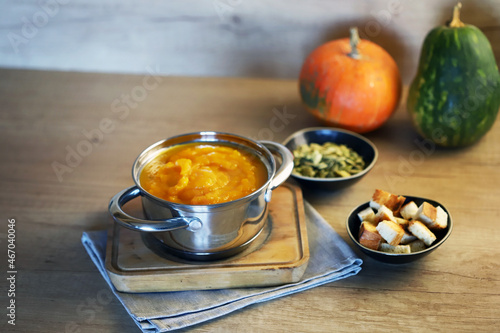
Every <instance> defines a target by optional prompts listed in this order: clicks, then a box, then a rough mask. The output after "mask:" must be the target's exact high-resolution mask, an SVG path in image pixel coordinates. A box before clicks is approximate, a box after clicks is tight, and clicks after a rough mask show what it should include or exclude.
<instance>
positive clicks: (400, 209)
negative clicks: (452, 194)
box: [346, 189, 453, 264]
mask: <svg viewBox="0 0 500 333" xmlns="http://www.w3.org/2000/svg"><path fill="white" fill-rule="evenodd" d="M346 227H347V233H348V234H349V237H350V238H351V240H352V241H353V243H354V244H356V246H357V247H358V248H359V249H360V250H361V251H362V252H363V253H365V254H366V255H368V256H369V257H372V258H374V259H376V260H379V261H382V262H385V263H391V264H403V263H409V262H412V261H415V260H417V259H420V258H422V257H424V256H426V255H428V254H429V253H431V252H432V251H434V250H435V249H437V248H438V247H439V246H440V245H441V244H443V243H444V242H445V241H446V239H448V237H449V236H450V234H451V231H452V229H453V220H452V218H451V215H450V212H449V211H448V210H447V209H446V208H445V207H444V206H443V205H442V204H440V203H439V202H437V201H435V200H431V199H426V198H421V197H415V196H407V195H395V194H392V193H389V192H386V191H383V190H379V189H377V190H375V193H374V194H373V196H372V199H371V200H370V201H368V202H365V203H364V204H362V205H359V206H358V207H356V208H354V209H353V210H352V211H351V213H350V214H349V216H348V218H347V221H346Z"/></svg>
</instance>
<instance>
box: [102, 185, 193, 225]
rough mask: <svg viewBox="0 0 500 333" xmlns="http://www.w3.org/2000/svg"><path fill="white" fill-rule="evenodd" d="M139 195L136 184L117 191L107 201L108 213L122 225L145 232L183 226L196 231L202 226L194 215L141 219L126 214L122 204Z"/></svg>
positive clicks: (139, 191)
mask: <svg viewBox="0 0 500 333" xmlns="http://www.w3.org/2000/svg"><path fill="white" fill-rule="evenodd" d="M140 195H141V190H140V189H139V188H138V187H137V186H132V187H129V188H127V189H125V190H123V191H121V192H118V193H117V194H116V195H115V196H114V197H113V198H112V199H111V201H110V202H109V207H108V209H109V213H110V214H111V216H113V219H114V220H115V221H116V222H117V223H119V224H121V225H122V226H124V227H127V228H129V229H133V230H140V231H146V232H163V231H172V230H176V229H182V228H185V229H186V230H189V231H197V230H200V229H201V227H202V223H201V221H200V219H198V218H196V217H173V218H169V219H165V220H143V219H139V218H136V217H133V216H130V215H128V214H127V213H125V212H124V211H123V209H122V206H123V205H124V204H126V203H127V202H128V201H130V200H132V199H134V198H136V197H138V196H140Z"/></svg>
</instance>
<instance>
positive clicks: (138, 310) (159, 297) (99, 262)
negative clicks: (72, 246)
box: [82, 202, 362, 332]
mask: <svg viewBox="0 0 500 333" xmlns="http://www.w3.org/2000/svg"><path fill="white" fill-rule="evenodd" d="M305 213H306V219H307V235H308V238H309V252H310V259H309V264H308V266H307V269H306V271H305V273H304V275H303V277H302V279H301V280H300V281H299V282H296V283H289V284H285V285H281V286H273V287H260V288H236V289H220V290H200V291H175V292H159V293H135V294H131V293H123V292H119V291H117V290H116V289H115V288H114V287H113V285H112V283H111V282H110V279H109V277H108V275H107V273H106V270H105V268H104V260H105V255H106V241H107V232H106V231H93V232H84V233H83V236H82V243H83V245H84V246H85V249H86V250H87V252H88V253H89V255H90V257H91V258H92V261H93V262H94V263H95V265H96V266H97V268H98V269H99V272H101V274H102V276H103V277H104V279H105V280H106V281H107V282H108V284H109V285H110V287H111V289H112V290H113V292H114V294H115V295H116V297H118V299H119V300H120V301H121V303H122V304H123V306H124V307H125V309H126V310H127V311H128V313H129V314H130V316H132V318H133V319H134V321H135V322H136V324H137V325H138V326H139V327H140V328H141V330H142V331H143V332H166V331H171V330H176V329H180V328H184V327H188V326H191V325H195V324H199V323H202V322H205V321H207V320H210V319H214V318H217V317H220V316H223V315H226V314H228V313H230V312H233V311H235V310H238V309H241V308H244V307H246V306H248V305H251V304H255V303H260V302H265V301H268V300H271V299H275V298H278V297H282V296H286V295H290V294H293V293H297V292H300V291H304V290H307V289H310V288H314V287H317V286H320V285H322V284H325V283H329V282H333V281H336V280H340V279H343V278H346V277H349V276H352V275H356V274H357V273H358V272H359V271H360V270H361V264H362V260H361V259H359V258H358V257H357V256H356V255H355V254H354V252H353V251H352V250H351V248H350V247H349V246H348V245H347V243H346V242H345V241H344V240H343V239H342V238H341V237H340V236H339V235H338V234H337V233H336V232H335V230H333V229H332V228H331V227H330V225H329V224H328V223H327V222H326V221H325V220H324V219H323V218H322V217H321V215H319V213H318V212H317V211H316V210H315V209H314V208H313V207H312V206H311V205H310V204H309V203H307V202H306V203H305Z"/></svg>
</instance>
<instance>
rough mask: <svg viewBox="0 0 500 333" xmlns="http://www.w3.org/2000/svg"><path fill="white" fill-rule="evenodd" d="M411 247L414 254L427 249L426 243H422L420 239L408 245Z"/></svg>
mask: <svg viewBox="0 0 500 333" xmlns="http://www.w3.org/2000/svg"><path fill="white" fill-rule="evenodd" d="M408 245H409V246H410V251H411V252H412V253H413V252H419V251H422V250H425V249H426V246H425V243H424V242H422V241H421V240H420V239H417V240H414V241H413V242H411V243H409V244H408Z"/></svg>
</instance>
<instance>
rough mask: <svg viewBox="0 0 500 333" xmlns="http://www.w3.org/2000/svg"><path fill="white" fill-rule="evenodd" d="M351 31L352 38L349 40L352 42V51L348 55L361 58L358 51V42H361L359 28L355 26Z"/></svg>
mask: <svg viewBox="0 0 500 333" xmlns="http://www.w3.org/2000/svg"><path fill="white" fill-rule="evenodd" d="M350 32H351V38H350V41H349V42H350V44H351V52H350V53H349V54H348V56H349V57H351V58H353V59H360V58H361V55H360V54H359V52H358V44H359V33H358V28H356V27H353V28H351V29H350Z"/></svg>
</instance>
